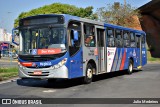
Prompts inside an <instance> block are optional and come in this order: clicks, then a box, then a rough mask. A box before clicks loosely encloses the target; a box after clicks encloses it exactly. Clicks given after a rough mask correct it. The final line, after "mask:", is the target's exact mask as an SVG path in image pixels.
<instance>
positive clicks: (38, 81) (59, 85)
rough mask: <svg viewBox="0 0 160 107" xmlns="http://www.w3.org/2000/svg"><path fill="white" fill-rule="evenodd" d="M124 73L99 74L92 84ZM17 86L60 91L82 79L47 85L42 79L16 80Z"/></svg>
mask: <svg viewBox="0 0 160 107" xmlns="http://www.w3.org/2000/svg"><path fill="white" fill-rule="evenodd" d="M137 72H139V71H138V70H136V71H134V73H137ZM125 74H126V72H125V71H120V72H112V73H106V74H101V75H98V76H94V77H93V82H96V81H101V80H107V79H109V78H113V77H118V76H122V75H125ZM17 84H18V85H21V86H28V87H43V88H55V89H62V88H69V87H73V86H78V85H82V84H83V82H82V78H76V79H68V80H63V79H59V80H57V81H55V82H53V83H48V82H47V80H45V79H43V80H41V79H18V80H17Z"/></svg>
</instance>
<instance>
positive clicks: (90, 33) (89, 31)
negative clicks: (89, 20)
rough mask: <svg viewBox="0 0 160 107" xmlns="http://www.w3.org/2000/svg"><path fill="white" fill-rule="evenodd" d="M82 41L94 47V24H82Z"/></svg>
mask: <svg viewBox="0 0 160 107" xmlns="http://www.w3.org/2000/svg"><path fill="white" fill-rule="evenodd" d="M84 39H85V40H84V42H85V46H87V47H95V46H96V42H95V31H94V26H93V25H90V24H84Z"/></svg>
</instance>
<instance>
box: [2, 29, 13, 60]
mask: <svg viewBox="0 0 160 107" xmlns="http://www.w3.org/2000/svg"><path fill="white" fill-rule="evenodd" d="M15 47H16V45H15V44H13V43H12V35H11V34H10V33H7V32H6V30H5V29H2V28H0V51H1V56H2V57H3V56H9V53H12V52H13V51H15V50H14V48H15Z"/></svg>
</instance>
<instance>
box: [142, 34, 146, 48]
mask: <svg viewBox="0 0 160 107" xmlns="http://www.w3.org/2000/svg"><path fill="white" fill-rule="evenodd" d="M145 41H146V39H145V36H144V35H142V48H145Z"/></svg>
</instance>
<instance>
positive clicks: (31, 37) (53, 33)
mask: <svg viewBox="0 0 160 107" xmlns="http://www.w3.org/2000/svg"><path fill="white" fill-rule="evenodd" d="M21 32H22V40H23V54H30V53H31V51H32V49H50V48H61V49H62V50H66V36H65V29H64V28H39V29H37V28H36V29H23V30H22V31H21Z"/></svg>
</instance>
